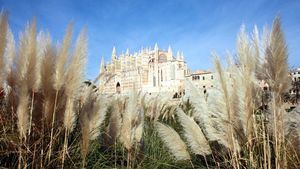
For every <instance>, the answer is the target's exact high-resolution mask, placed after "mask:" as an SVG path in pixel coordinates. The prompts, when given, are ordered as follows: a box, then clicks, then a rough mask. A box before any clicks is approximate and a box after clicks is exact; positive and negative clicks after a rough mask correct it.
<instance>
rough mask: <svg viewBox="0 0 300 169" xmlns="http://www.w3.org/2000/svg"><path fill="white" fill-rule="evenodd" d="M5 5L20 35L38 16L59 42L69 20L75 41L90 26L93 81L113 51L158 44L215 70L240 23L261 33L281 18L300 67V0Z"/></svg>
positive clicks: (1, 2)
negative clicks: (214, 55) (215, 55)
mask: <svg viewBox="0 0 300 169" xmlns="http://www.w3.org/2000/svg"><path fill="white" fill-rule="evenodd" d="M0 6H1V8H2V9H4V10H7V11H8V12H9V21H10V26H11V28H12V30H13V33H14V34H15V35H18V33H19V32H20V31H22V30H23V29H24V27H25V24H26V22H27V21H29V20H31V19H32V17H33V16H35V17H36V19H37V24H38V28H39V29H43V30H47V31H49V32H50V33H51V35H52V37H53V39H54V40H55V41H56V40H61V39H62V38H63V34H64V32H65V29H66V26H67V25H68V23H69V22H70V21H73V22H74V24H75V32H74V33H75V36H77V35H78V32H79V31H80V30H81V29H82V28H83V27H87V29H88V39H89V41H88V43H89V44H88V65H87V74H86V76H87V78H89V79H92V78H94V77H95V76H96V75H97V73H98V71H99V67H100V66H99V65H100V60H101V56H104V58H105V61H108V60H110V58H111V51H112V47H113V46H116V48H117V52H118V54H120V53H121V52H122V51H124V52H125V51H126V48H129V49H130V51H131V52H134V51H138V50H139V49H140V48H141V47H142V46H143V47H147V46H152V47H154V44H155V43H156V42H157V43H158V46H159V47H160V48H162V49H167V48H168V45H171V46H172V48H173V51H174V52H176V51H177V50H180V51H183V52H184V55H185V59H186V61H187V64H188V65H189V67H190V68H191V69H192V70H196V69H212V67H213V64H212V59H211V55H210V54H211V52H212V51H216V52H217V53H219V54H221V55H223V54H225V53H226V51H229V52H232V53H234V50H235V45H236V44H235V42H236V36H237V33H238V32H239V29H240V26H241V24H245V26H246V28H247V30H249V31H251V30H252V29H253V26H254V24H256V25H257V26H258V28H259V30H262V29H263V27H264V26H265V25H269V26H270V25H271V24H272V21H273V19H274V17H275V16H276V15H280V16H281V19H282V26H283V29H284V33H285V35H286V41H287V43H288V49H289V64H290V66H291V67H295V66H300V64H299V63H300V56H299V54H300V50H299V48H300V22H299V21H300V12H299V10H300V1H299V0H269V1H267V0H251V1H250V0H249V1H245V0H231V1H224V0H207V1H204V0H148V1H145V0H107V1H101V0H93V1H92V0H72V1H71V0H70V1H64V0H19V1H17V0H0Z"/></svg>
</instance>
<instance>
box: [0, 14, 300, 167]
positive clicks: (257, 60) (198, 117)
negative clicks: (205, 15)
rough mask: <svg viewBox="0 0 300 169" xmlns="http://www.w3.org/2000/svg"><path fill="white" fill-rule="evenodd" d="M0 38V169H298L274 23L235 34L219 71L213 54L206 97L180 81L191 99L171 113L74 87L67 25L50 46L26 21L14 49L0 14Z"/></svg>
mask: <svg viewBox="0 0 300 169" xmlns="http://www.w3.org/2000/svg"><path fill="white" fill-rule="evenodd" d="M0 29H1V31H0V106H1V107H0V108H1V109H0V113H1V114H0V127H1V128H0V135H1V136H0V166H1V167H4V168H5V167H7V168H80V167H82V168H265V169H267V168H297V167H299V166H300V124H299V123H300V119H299V117H300V107H299V106H297V107H296V108H295V109H294V110H292V111H289V112H288V111H286V109H285V103H284V102H283V100H282V95H283V93H284V92H285V91H286V90H287V89H288V88H289V84H290V81H289V76H288V65H287V53H288V52H287V47H286V43H285V40H284V36H283V32H282V30H281V26H280V20H279V18H276V19H275V21H274V23H273V26H272V29H271V30H270V31H268V30H267V29H266V30H265V31H264V33H263V35H262V36H261V35H260V34H259V32H258V30H257V29H256V28H255V29H254V31H253V33H252V34H251V36H250V37H248V35H247V33H246V31H245V28H244V27H242V29H241V33H240V34H239V36H238V41H237V55H236V57H235V58H232V56H230V55H229V56H228V63H227V67H226V68H224V67H223V66H222V65H221V62H220V60H219V59H218V57H217V56H216V54H214V57H215V68H216V73H217V75H218V83H219V84H218V87H217V90H213V91H211V93H209V97H207V98H206V97H204V95H203V94H202V92H200V91H198V90H197V89H196V88H195V87H194V86H193V85H192V83H190V82H188V81H187V82H186V86H187V90H188V91H190V92H189V93H190V94H188V95H187V96H186V97H185V98H183V99H182V100H181V101H180V103H178V104H172V102H170V101H169V100H168V97H167V96H156V97H151V98H150V97H146V96H144V95H142V94H140V93H137V92H135V91H132V93H131V94H130V95H129V96H118V97H115V96H107V95H104V94H103V93H102V92H101V90H98V88H96V87H95V86H94V85H93V84H91V83H89V82H86V83H83V81H84V70H85V59H86V52H87V45H86V44H87V38H86V33H85V32H86V31H85V30H83V31H82V32H81V33H80V35H79V36H78V38H77V40H76V42H75V44H74V46H73V44H72V41H71V39H72V25H69V26H68V28H67V30H66V34H65V37H64V39H63V40H62V42H60V43H58V45H54V44H53V42H52V41H51V37H50V35H49V33H45V32H39V33H38V32H37V30H36V23H35V21H32V22H31V23H29V24H28V25H27V26H26V28H25V30H24V32H22V33H21V34H20V37H19V38H18V39H19V41H18V42H17V43H16V42H15V38H14V37H13V34H12V33H11V30H10V28H9V25H8V22H7V15H6V14H5V13H1V17H0ZM71 49H73V50H71ZM232 60H235V61H234V62H233V61H232ZM229 75H230V76H229ZM102 76H103V75H100V76H99V77H98V79H100V80H101V77H102ZM260 80H264V81H266V82H268V84H269V85H270V89H268V90H262V88H261V87H260V86H259V84H258V82H259V81H260ZM100 89H101V86H100ZM266 95H268V96H270V97H267V99H266V97H265V96H266ZM295 119H296V120H295ZM297 119H298V120H297Z"/></svg>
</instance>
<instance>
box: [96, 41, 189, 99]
mask: <svg viewBox="0 0 300 169" xmlns="http://www.w3.org/2000/svg"><path fill="white" fill-rule="evenodd" d="M101 71H102V73H106V74H111V75H112V78H110V79H104V80H103V81H102V82H101V83H102V84H103V83H104V82H105V81H106V80H107V81H106V83H105V85H104V88H103V92H105V93H128V92H129V91H131V90H132V89H133V88H135V89H136V90H138V91H142V92H143V93H149V94H151V93H158V92H170V93H174V94H175V93H182V92H183V90H184V80H185V77H186V75H187V74H188V73H189V72H188V68H187V65H186V62H185V61H184V56H183V53H180V52H177V54H176V56H175V55H173V51H172V49H171V47H169V48H168V50H167V51H164V50H161V49H159V47H158V45H157V44H156V45H155V47H154V49H151V48H146V49H142V50H140V51H139V52H138V53H134V54H130V53H129V50H127V51H126V53H125V54H121V55H119V56H118V55H117V52H116V48H115V47H114V48H113V51H112V58H111V61H110V62H108V63H107V64H106V65H104V61H103V60H102V64H101ZM107 78H109V77H107Z"/></svg>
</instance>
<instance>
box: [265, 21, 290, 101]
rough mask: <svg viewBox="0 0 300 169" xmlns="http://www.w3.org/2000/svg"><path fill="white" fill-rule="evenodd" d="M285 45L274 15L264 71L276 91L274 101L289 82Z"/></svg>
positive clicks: (277, 99)
mask: <svg viewBox="0 0 300 169" xmlns="http://www.w3.org/2000/svg"><path fill="white" fill-rule="evenodd" d="M287 57H288V52H287V46H286V42H285V39H284V35H283V32H282V30H281V23H280V18H279V17H276V18H275V20H274V23H273V26H272V31H271V36H270V42H269V44H268V46H267V48H266V61H267V62H266V64H265V68H266V73H267V76H268V79H267V81H268V82H269V85H270V87H271V88H272V90H273V91H274V92H275V93H276V96H275V97H276V103H278V102H279V101H280V100H281V99H280V95H281V94H282V93H283V92H285V90H287V89H288V86H289V84H290V79H289V76H288V75H289V71H288V63H287Z"/></svg>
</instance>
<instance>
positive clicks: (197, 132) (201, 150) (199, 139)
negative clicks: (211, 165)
mask: <svg viewBox="0 0 300 169" xmlns="http://www.w3.org/2000/svg"><path fill="white" fill-rule="evenodd" d="M177 115H178V117H179V121H180V124H181V125H182V126H183V129H184V136H185V138H186V140H187V142H188V144H189V146H190V148H191V150H192V151H193V153H195V154H199V155H203V156H205V155H209V154H211V149H210V146H209V144H208V141H207V140H206V138H205V136H204V134H203V133H202V130H201V129H200V127H199V126H198V124H197V123H196V122H195V121H194V120H193V119H192V118H191V117H189V116H187V115H186V114H185V113H184V112H183V111H182V110H181V109H180V108H178V109H177Z"/></svg>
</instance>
